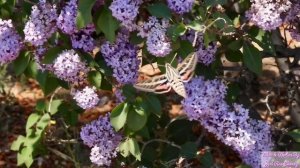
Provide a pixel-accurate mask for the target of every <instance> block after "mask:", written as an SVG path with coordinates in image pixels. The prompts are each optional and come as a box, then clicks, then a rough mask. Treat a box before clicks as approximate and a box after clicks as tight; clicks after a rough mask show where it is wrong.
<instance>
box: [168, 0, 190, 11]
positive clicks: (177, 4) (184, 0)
mask: <svg viewBox="0 0 300 168" xmlns="http://www.w3.org/2000/svg"><path fill="white" fill-rule="evenodd" d="M167 2H168V6H169V8H170V9H172V10H173V11H174V12H176V13H178V14H183V13H187V12H189V11H191V10H192V8H193V5H194V3H195V0H167Z"/></svg>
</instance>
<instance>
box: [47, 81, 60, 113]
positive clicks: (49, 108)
mask: <svg viewBox="0 0 300 168" xmlns="http://www.w3.org/2000/svg"><path fill="white" fill-rule="evenodd" d="M60 89H61V87H58V88H57V89H56V90H55V91H54V92H53V94H52V95H51V98H50V101H49V106H48V111H49V112H50V111H51V103H52V101H53V98H54V96H55V95H56V94H57V92H58V91H59V90H60Z"/></svg>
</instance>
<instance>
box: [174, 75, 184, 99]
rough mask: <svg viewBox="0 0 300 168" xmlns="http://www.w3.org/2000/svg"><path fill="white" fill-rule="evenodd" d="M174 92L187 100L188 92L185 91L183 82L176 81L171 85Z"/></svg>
mask: <svg viewBox="0 0 300 168" xmlns="http://www.w3.org/2000/svg"><path fill="white" fill-rule="evenodd" d="M170 84H171V86H172V88H173V90H174V91H175V92H176V93H177V94H179V95H180V96H182V97H184V98H186V91H185V87H184V84H183V82H182V81H181V80H180V79H178V80H174V81H173V82H171V83H170Z"/></svg>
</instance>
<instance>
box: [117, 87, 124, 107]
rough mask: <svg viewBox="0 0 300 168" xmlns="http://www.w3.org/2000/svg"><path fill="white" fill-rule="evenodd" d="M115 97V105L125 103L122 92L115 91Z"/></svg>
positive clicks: (119, 90)
mask: <svg viewBox="0 0 300 168" xmlns="http://www.w3.org/2000/svg"><path fill="white" fill-rule="evenodd" d="M115 96H116V98H117V101H116V102H117V104H120V103H122V102H124V101H125V99H126V97H125V96H124V95H123V93H122V90H121V89H116V90H115Z"/></svg>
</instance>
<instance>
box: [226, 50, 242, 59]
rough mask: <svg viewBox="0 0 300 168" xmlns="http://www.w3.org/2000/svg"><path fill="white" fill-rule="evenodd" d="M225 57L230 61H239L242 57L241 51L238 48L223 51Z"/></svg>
mask: <svg viewBox="0 0 300 168" xmlns="http://www.w3.org/2000/svg"><path fill="white" fill-rule="evenodd" d="M225 57H226V59H227V60H228V61H230V62H240V61H242V59H243V53H242V52H241V51H240V50H236V51H233V50H227V51H226V52H225Z"/></svg>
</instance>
